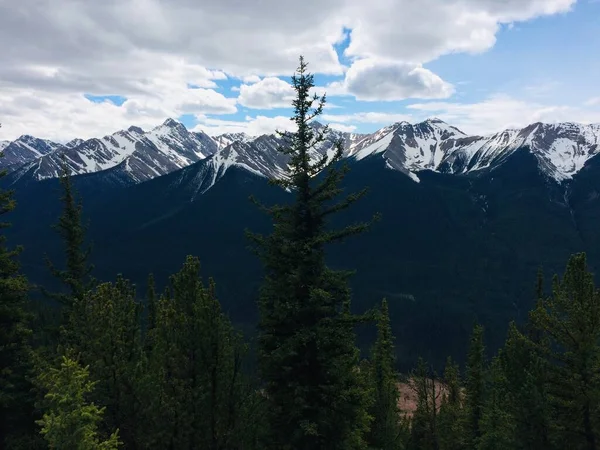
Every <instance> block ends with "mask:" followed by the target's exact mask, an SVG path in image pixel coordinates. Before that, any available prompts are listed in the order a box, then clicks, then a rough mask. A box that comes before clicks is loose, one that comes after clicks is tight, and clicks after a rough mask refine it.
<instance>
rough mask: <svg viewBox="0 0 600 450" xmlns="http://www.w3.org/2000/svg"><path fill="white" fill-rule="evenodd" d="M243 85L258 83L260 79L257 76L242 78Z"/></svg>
mask: <svg viewBox="0 0 600 450" xmlns="http://www.w3.org/2000/svg"><path fill="white" fill-rule="evenodd" d="M242 81H243V82H244V83H248V84H250V83H258V82H259V81H260V77H259V76H258V75H248V76H245V77H243V78H242Z"/></svg>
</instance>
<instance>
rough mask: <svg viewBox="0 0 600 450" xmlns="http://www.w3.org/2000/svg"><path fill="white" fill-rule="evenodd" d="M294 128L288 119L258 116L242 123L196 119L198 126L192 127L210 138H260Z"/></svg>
mask: <svg viewBox="0 0 600 450" xmlns="http://www.w3.org/2000/svg"><path fill="white" fill-rule="evenodd" d="M294 127H295V125H294V123H293V122H292V121H291V120H290V118H289V117H284V116H275V117H266V116H262V115H259V116H256V117H250V116H247V117H246V118H245V120H244V121H234V120H223V119H215V118H207V117H198V125H197V126H196V127H194V130H195V131H199V130H201V131H204V132H205V133H206V134H208V135H210V136H216V135H219V134H223V133H246V134H248V135H250V136H260V135H263V134H272V133H274V132H275V130H279V131H293V130H294Z"/></svg>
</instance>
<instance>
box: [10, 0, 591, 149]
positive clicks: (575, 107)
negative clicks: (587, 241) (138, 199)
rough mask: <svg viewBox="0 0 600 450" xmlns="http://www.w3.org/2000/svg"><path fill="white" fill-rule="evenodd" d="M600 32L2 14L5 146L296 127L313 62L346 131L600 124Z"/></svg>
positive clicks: (68, 1)
mask: <svg viewBox="0 0 600 450" xmlns="http://www.w3.org/2000/svg"><path fill="white" fill-rule="evenodd" d="M599 30H600V0H369V1H364V0H303V1H302V2H299V1H290V0H0V42H2V45H1V46H0V123H2V128H0V139H14V138H16V137H18V136H20V135H22V134H33V135H35V136H38V137H43V138H47V139H53V140H57V141H66V140H69V139H71V138H73V137H82V138H89V137H93V136H102V135H104V134H108V133H112V132H114V131H116V130H118V129H122V128H126V127H128V126H130V125H138V126H141V127H143V128H146V129H147V128H151V127H153V126H156V125H157V124H159V123H161V122H162V121H164V120H165V118H167V117H173V118H178V119H179V120H181V121H182V122H183V123H184V124H185V125H186V126H187V127H188V128H190V129H201V130H204V131H206V132H207V133H209V134H220V133H223V132H230V131H236V132H237V131H245V132H247V133H250V134H261V133H265V132H271V131H273V130H274V129H275V128H278V129H282V128H286V127H288V126H289V125H290V121H289V120H288V117H289V114H290V109H289V107H288V105H289V104H290V95H291V92H290V86H289V84H288V82H289V78H290V76H291V75H292V73H293V71H294V69H295V68H296V66H297V62H298V56H299V54H303V55H304V56H305V58H306V59H307V61H308V62H309V64H310V65H309V68H310V70H311V71H312V72H313V73H315V81H316V83H317V85H318V89H317V91H318V92H322V91H324V92H327V97H328V107H327V109H326V114H324V116H323V118H322V119H323V121H324V122H329V123H331V124H332V126H334V127H336V128H338V129H343V130H355V131H357V132H371V131H374V130H376V129H377V128H380V127H382V126H385V125H388V124H390V123H393V122H397V121H400V120H408V121H411V122H416V121H420V120H423V119H425V118H427V117H439V118H441V119H443V120H446V121H447V122H449V123H451V124H453V125H455V126H458V127H459V128H461V129H463V131H465V132H468V133H479V134H484V133H489V132H493V131H498V130H500V129H503V128H507V127H515V126H524V125H526V124H528V123H531V122H535V121H574V122H584V123H585V122H600V83H598V80H600V58H599V57H598V56H599V55H600V32H599Z"/></svg>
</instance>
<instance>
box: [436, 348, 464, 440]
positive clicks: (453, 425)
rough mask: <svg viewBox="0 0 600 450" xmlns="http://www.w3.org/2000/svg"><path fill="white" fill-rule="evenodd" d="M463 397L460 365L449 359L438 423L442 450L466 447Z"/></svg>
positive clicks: (445, 372) (445, 371)
mask: <svg viewBox="0 0 600 450" xmlns="http://www.w3.org/2000/svg"><path fill="white" fill-rule="evenodd" d="M462 397H463V394H462V392H461V385H460V370H459V368H458V364H456V363H455V362H454V361H452V358H450V357H448V359H447V361H446V368H445V370H444V392H443V394H442V404H441V405H440V414H439V421H438V423H439V425H438V429H439V435H440V450H460V449H462V448H463V447H464V428H463V425H464V421H463V409H462Z"/></svg>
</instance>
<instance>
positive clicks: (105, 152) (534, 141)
mask: <svg viewBox="0 0 600 450" xmlns="http://www.w3.org/2000/svg"><path fill="white" fill-rule="evenodd" d="M313 127H314V128H315V129H316V130H319V129H320V128H322V127H323V125H321V124H319V123H317V122H314V123H313ZM337 141H341V142H342V144H343V149H344V152H343V153H344V157H345V158H350V159H353V160H357V161H360V160H362V159H364V158H366V157H368V156H372V155H378V156H379V157H381V158H383V159H384V161H385V164H386V166H387V167H388V168H389V169H392V170H397V171H400V172H402V173H404V174H406V175H408V176H409V177H410V178H412V179H413V181H417V182H418V181H419V175H418V174H419V172H422V171H424V170H432V171H436V172H441V173H450V174H455V175H465V174H468V173H478V172H480V171H486V170H487V171H489V170H494V169H495V168H496V167H498V166H500V165H501V164H503V162H504V161H506V160H507V158H509V157H510V156H511V155H512V154H513V153H514V152H515V151H517V150H518V149H520V148H528V149H529V151H530V152H531V153H532V154H533V155H534V156H535V157H536V159H537V161H538V166H539V168H540V170H542V172H543V173H544V174H545V175H546V176H547V177H548V178H550V179H552V180H554V181H556V182H558V183H562V182H565V181H568V180H570V179H572V178H573V176H574V175H575V174H576V173H578V172H579V171H580V170H581V169H582V168H583V167H584V165H585V163H586V161H588V160H589V158H591V157H593V156H594V155H596V154H598V152H599V148H598V147H599V143H600V125H581V124H574V123H569V122H567V123H560V124H543V123H535V124H532V125H529V126H527V127H525V128H523V129H509V130H504V131H502V132H499V133H496V134H493V135H490V136H468V135H466V134H465V133H463V132H462V131H460V130H459V129H457V128H455V127H453V126H451V125H448V124H446V123H445V122H443V121H441V120H439V119H429V120H426V121H424V122H421V123H417V124H410V123H408V122H399V123H395V124H392V125H390V126H387V127H384V128H382V129H380V130H378V131H376V132H374V133H371V134H354V133H345V132H340V131H336V130H330V133H329V135H328V136H327V139H326V141H325V142H323V143H322V144H321V145H320V147H319V148H318V149H316V150H315V151H314V152H313V154H312V155H311V156H312V157H313V158H314V159H317V158H319V157H320V156H321V155H323V154H329V155H332V154H333V151H334V144H335V143H336V142H337ZM282 144H284V142H283V140H282V138H281V136H278V135H273V134H272V135H263V136H259V137H252V136H248V135H245V134H243V133H226V134H223V135H220V136H215V137H210V136H208V135H206V134H204V133H202V132H189V131H188V130H187V129H186V128H185V126H184V125H183V124H181V123H179V122H177V121H174V120H172V119H167V120H166V121H165V122H164V123H163V124H162V125H160V126H158V127H155V128H154V129H152V130H150V131H148V132H145V131H143V130H142V129H140V128H138V127H130V128H129V129H127V130H121V131H118V132H116V133H114V134H112V135H110V136H105V137H103V138H101V139H89V140H87V141H81V140H77V139H74V140H72V141H71V142H69V143H67V144H66V145H65V146H61V145H59V144H54V143H51V142H49V141H43V140H40V139H36V138H32V137H31V136H23V137H21V138H19V139H18V140H17V141H15V142H12V143H6V142H3V143H0V147H2V146H3V147H5V152H6V153H7V157H6V159H5V160H4V161H2V160H0V165H4V166H8V167H9V171H10V170H14V171H15V172H16V173H15V175H14V177H13V178H12V179H19V178H21V177H26V178H31V179H32V180H38V181H39V180H43V179H47V178H52V177H56V176H57V175H58V173H59V167H60V161H61V158H62V157H63V155H64V157H65V158H66V161H67V164H68V166H69V167H70V169H71V171H72V173H74V174H84V173H93V172H99V171H105V170H114V172H115V176H118V177H119V178H122V179H124V180H125V179H128V180H129V182H131V183H139V182H143V181H147V180H149V179H152V178H155V177H159V176H163V175H165V174H167V173H170V172H173V171H175V170H178V169H181V168H183V167H187V166H189V165H190V164H193V163H196V162H198V161H200V160H202V159H204V158H206V157H208V156H211V155H213V154H214V155H215V158H214V160H213V162H212V164H213V165H214V167H213V169H214V171H213V172H214V173H215V174H221V175H222V174H224V173H225V172H226V171H227V169H228V168H229V167H231V166H237V167H240V168H243V169H245V170H249V171H251V172H253V173H255V174H259V175H262V176H264V177H272V176H281V175H282V174H284V173H285V172H286V170H287V159H286V158H285V157H282V156H281V155H280V154H279V153H278V152H277V147H278V146H281V145H282ZM221 175H218V176H217V177H216V178H215V180H213V182H212V183H210V186H212V185H214V183H215V182H216V181H217V180H218V178H219V177H220V176H221Z"/></svg>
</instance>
